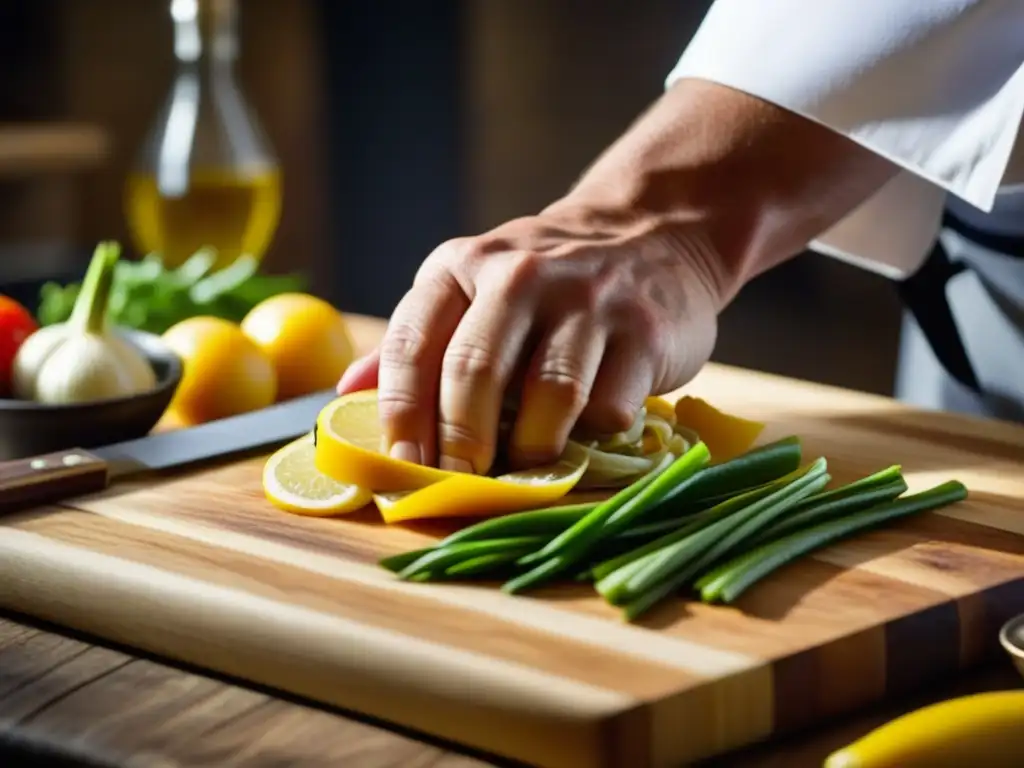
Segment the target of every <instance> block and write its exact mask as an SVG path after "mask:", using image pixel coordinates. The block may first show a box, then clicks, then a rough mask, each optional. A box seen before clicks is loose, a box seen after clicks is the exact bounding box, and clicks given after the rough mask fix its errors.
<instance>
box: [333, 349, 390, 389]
mask: <svg viewBox="0 0 1024 768" xmlns="http://www.w3.org/2000/svg"><path fill="white" fill-rule="evenodd" d="M379 367H380V348H377V349H374V350H373V351H372V352H370V354H368V355H364V356H363V357H360V358H359V359H358V360H353V361H352V363H351V365H349V367H348V368H346V369H345V372H344V373H343V374H342V375H341V381H339V382H338V386H337V387H336V389H337V392H338V395H339V396H340V395H347V394H348V393H349V392H358V391H359V390H363V389H376V388H377V369H378V368H379Z"/></svg>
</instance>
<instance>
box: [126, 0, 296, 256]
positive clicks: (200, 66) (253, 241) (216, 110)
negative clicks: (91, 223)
mask: <svg viewBox="0 0 1024 768" xmlns="http://www.w3.org/2000/svg"><path fill="white" fill-rule="evenodd" d="M170 10H171V17H172V19H173V20H174V52H175V56H176V58H177V60H178V67H177V74H176V76H175V81H174V84H173V86H172V88H171V92H170V94H169V95H168V98H167V100H166V102H165V104H164V106H163V108H162V109H161V111H160V114H159V115H158V116H157V119H156V122H155V124H154V126H153V128H152V129H151V130H150V133H149V135H148V136H147V138H146V141H145V143H144V145H143V147H142V150H141V152H140V155H139V158H138V161H137V162H136V164H135V167H134V168H133V169H132V170H131V172H130V173H129V175H128V178H127V180H126V184H125V213H126V216H127V219H128V224H129V229H130V231H131V236H132V239H133V240H134V242H135V246H136V248H137V249H138V250H139V251H140V252H141V253H150V252H156V253H159V254H160V255H161V256H162V257H163V259H164V261H165V263H166V264H167V266H168V267H175V266H178V265H180V264H182V263H183V262H184V261H185V260H186V259H188V257H189V256H191V255H192V254H193V253H195V252H196V251H197V250H199V249H200V248H207V247H209V248H213V249H215V250H216V252H217V262H216V267H217V268H222V267H225V266H228V265H229V264H231V263H232V262H234V261H235V260H236V259H237V258H238V257H239V256H240V255H242V254H248V255H249V256H251V257H253V258H255V259H257V260H258V259H260V258H262V256H263V254H264V253H265V252H266V250H267V248H268V247H269V246H270V244H271V242H272V240H273V236H274V233H275V231H276V229H277V225H278V221H279V218H280V213H281V173H280V169H279V168H278V165H277V162H276V160H275V158H274V156H273V153H272V151H271V149H270V147H269V144H268V142H267V140H266V138H265V136H264V135H263V132H262V130H261V128H260V126H259V123H258V121H257V119H256V116H255V115H254V114H253V113H252V111H251V110H250V109H249V107H248V105H247V104H246V102H245V99H244V96H243V95H242V92H241V90H240V88H239V87H238V85H237V84H236V82H235V77H234V72H233V67H234V61H235V58H236V53H237V49H238V44H237V35H236V18H237V10H236V6H235V0H172V2H171V8H170Z"/></svg>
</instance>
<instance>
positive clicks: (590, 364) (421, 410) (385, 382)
mask: <svg viewBox="0 0 1024 768" xmlns="http://www.w3.org/2000/svg"><path fill="white" fill-rule="evenodd" d="M895 173H896V167H895V166H894V165H892V164H891V163H889V162H888V161H886V160H884V159H883V158H881V157H878V156H877V155H874V154H872V153H871V152H870V151H869V150H867V149H865V148H863V147H860V146H858V145H856V144H855V143H854V142H852V141H851V140H849V139H848V138H846V137H844V136H842V135H840V134H838V133H835V132H833V131H831V130H829V129H828V128H825V127H823V126H821V125H818V124H817V123H814V122H812V121H810V120H807V119H806V118H803V117H801V116H799V115H796V114H794V113H792V112H788V111H786V110H784V109H780V108H778V107H776V106H774V105H771V104H768V103H766V102H764V101H761V100H759V99H757V98H754V97H752V96H749V95H747V94H744V93H741V92H739V91H735V90H733V89H731V88H727V87H725V86H721V85H717V84H715V83H710V82H704V81H700V80H686V79H684V80H680V81H679V82H677V83H676V84H675V85H673V86H672V87H671V88H670V89H668V90H667V91H666V93H665V94H664V95H663V96H662V97H661V98H660V99H658V101H657V102H656V103H655V104H654V106H653V107H652V108H651V109H650V110H649V111H648V112H647V113H646V114H645V115H644V116H642V117H641V119H639V120H638V121H637V122H636V123H635V124H634V125H633V126H632V127H631V128H630V129H629V131H627V132H626V134H625V135H624V136H623V137H622V138H620V139H619V140H618V141H617V142H616V143H615V144H613V145H612V146H611V147H610V148H609V149H608V150H607V151H606V152H605V153H604V155H602V156H601V157H600V158H599V159H598V160H597V162H596V163H595V164H594V165H593V166H592V167H591V168H590V169H589V170H588V171H587V173H586V174H584V176H583V177H582V178H581V179H580V181H579V182H578V183H577V185H576V186H575V187H574V188H573V190H572V191H571V192H569V193H568V194H567V195H566V196H565V197H564V198H563V199H562V200H560V201H558V202H556V203H555V204H554V205H552V206H550V207H548V208H547V209H546V210H544V211H542V212H541V213H540V214H538V215H537V216H531V217H527V218H523V219H518V220H515V221H511V222H509V223H507V224H504V225H502V226H500V227H498V228H497V229H494V230H492V231H491V232H488V233H486V234H484V235H480V236H478V237H472V238H464V239H459V240H455V241H452V242H448V243H445V244H444V245H442V246H441V247H440V248H438V249H437V250H436V251H435V252H434V253H432V254H431V255H430V257H429V258H428V259H427V260H426V262H425V263H424V264H423V267H422V268H421V269H420V271H419V273H418V274H417V276H416V279H415V284H414V285H413V287H412V289H411V290H410V291H409V292H408V293H407V294H406V295H405V297H404V298H403V299H402V301H401V302H400V304H399V306H398V308H397V309H396V311H395V313H394V315H393V317H392V318H391V322H390V323H389V325H388V329H387V332H386V334H385V336H384V340H383V342H382V344H381V345H380V347H379V348H378V349H377V350H376V351H375V352H374V353H373V354H371V355H370V356H369V357H367V358H365V359H363V360H360V361H358V362H356V363H353V365H352V366H351V367H350V369H349V370H348V371H347V372H346V374H345V376H344V377H343V379H342V381H341V382H340V384H339V393H345V392H349V391H353V390H356V389H366V388H369V387H373V386H377V387H378V389H379V391H380V408H381V417H382V427H383V429H384V433H385V436H386V438H387V439H388V441H389V446H390V450H391V453H392V455H394V456H397V457H400V458H403V459H409V460H413V461H418V462H422V463H426V464H430V465H434V464H436V463H439V464H440V466H442V467H444V468H448V469H456V470H467V471H476V472H484V471H486V470H487V469H488V467H489V466H490V464H491V462H492V460H493V458H494V455H495V440H496V437H497V431H498V417H499V411H500V408H501V404H502V399H503V396H504V395H505V391H506V388H508V387H510V385H511V391H512V392H519V393H520V394H521V401H520V403H519V411H518V417H517V422H516V424H515V426H514V431H513V435H512V441H511V450H510V454H511V458H512V459H513V461H514V462H517V463H520V464H524V463H531V464H532V463H538V462H543V461H546V460H548V459H550V458H552V457H553V456H555V455H556V454H557V453H559V452H560V450H561V449H562V447H563V446H564V444H565V440H566V436H567V435H568V434H569V431H570V430H571V429H572V428H573V426H574V424H575V423H576V421H577V418H578V419H579V422H580V426H585V427H587V428H588V429H589V430H590V431H593V432H598V433H610V432H615V431H617V430H620V429H624V428H626V427H627V426H629V424H631V423H632V421H633V418H634V416H635V414H636V412H637V410H638V409H639V408H640V406H641V405H642V403H643V400H644V398H645V396H647V395H648V394H652V393H662V392H665V391H668V390H671V389H673V388H675V387H677V386H679V385H682V384H684V383H686V381H687V380H689V378H690V377H691V376H693V375H694V374H695V373H697V371H698V370H699V369H700V367H701V366H702V365H703V364H704V363H705V362H706V361H707V359H708V357H709V355H710V353H711V350H712V347H713V345H714V341H715V329H716V316H717V313H718V312H719V311H720V310H721V309H722V308H723V307H724V306H725V305H726V304H727V303H728V302H729V301H730V300H731V299H732V297H733V296H735V294H736V293H737V292H738V291H739V289H740V288H741V287H742V285H743V284H744V283H745V282H747V281H748V280H750V279H751V278H752V277H753V276H755V275H757V274H759V273H761V272H763V271H765V270H766V269H769V268H770V267H772V266H773V265H775V264H778V263H779V262H781V261H784V260H785V259H787V258H789V257H791V256H793V255H795V254H797V253H799V252H801V251H802V250H803V249H804V248H805V247H806V245H807V243H808V242H809V241H810V240H812V239H813V238H815V237H817V236H818V235H819V234H820V233H821V232H823V231H825V230H826V229H828V228H829V227H830V226H831V225H832V224H834V223H835V222H836V221H838V220H839V219H841V218H842V217H843V216H844V215H845V214H846V213H848V212H849V211H851V210H852V209H853V208H855V207H856V206H857V205H859V204H860V203H861V202H862V201H863V200H865V199H866V198H867V197H868V196H870V194H872V193H873V192H875V191H876V190H878V189H879V188H880V187H881V186H882V185H883V184H885V183H886V182H887V181H888V180H889V179H890V178H892V176H893V175H894V174H895Z"/></svg>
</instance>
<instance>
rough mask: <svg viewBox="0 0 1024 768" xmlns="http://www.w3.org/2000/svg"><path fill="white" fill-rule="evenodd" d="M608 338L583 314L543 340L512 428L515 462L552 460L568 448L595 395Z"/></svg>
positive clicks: (537, 462)
mask: <svg viewBox="0 0 1024 768" xmlns="http://www.w3.org/2000/svg"><path fill="white" fill-rule="evenodd" d="M606 338H607V337H606V335H605V333H604V331H603V330H602V329H601V328H599V327H596V326H595V325H594V324H593V321H592V320H591V319H590V318H588V317H584V316H582V315H577V316H574V317H572V318H569V319H568V320H565V321H563V322H562V323H561V324H560V325H558V326H556V327H555V328H554V330H553V331H552V332H551V334H550V335H549V336H547V337H546V338H544V339H542V340H541V342H540V344H539V345H538V347H537V349H536V351H535V352H534V354H533V357H532V359H531V362H530V367H529V369H528V370H527V373H526V377H525V379H524V381H523V386H522V397H521V399H520V404H519V413H518V416H517V418H516V423H515V427H514V429H513V431H512V447H511V459H512V463H513V464H514V465H515V466H517V467H527V466H537V465H539V464H545V463H548V462H550V461H553V460H554V459H556V458H557V457H558V456H559V455H560V454H561V453H562V451H563V450H564V449H565V442H566V440H568V438H569V434H570V433H571V432H572V430H573V427H574V426H575V425H576V420H577V419H578V418H579V417H580V414H581V413H582V412H583V409H584V407H585V406H586V404H587V402H588V400H589V398H590V393H591V390H592V388H593V385H594V379H595V377H596V376H597V374H598V371H599V370H600V366H601V359H602V357H603V356H604V352H605V342H606Z"/></svg>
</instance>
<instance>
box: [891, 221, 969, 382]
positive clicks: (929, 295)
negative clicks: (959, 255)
mask: <svg viewBox="0 0 1024 768" xmlns="http://www.w3.org/2000/svg"><path fill="white" fill-rule="evenodd" d="M966 268H967V267H966V265H965V264H963V263H962V262H959V261H957V262H954V261H953V260H951V259H950V258H949V254H948V253H947V252H946V249H945V248H944V247H943V246H942V243H941V242H939V241H938V240H936V241H935V247H934V248H932V252H931V253H930V254H929V255H928V258H927V259H926V260H925V262H924V265H923V266H922V267H921V268H920V269H919V270H918V271H917V272H915V273H914V274H913V275H911V276H910V277H908V278H906V279H905V280H903V281H899V282H897V283H896V290H897V292H898V293H899V296H900V299H901V300H902V301H903V305H904V306H905V307H906V308H907V310H908V311H909V312H910V313H911V314H912V315H913V316H914V319H915V320H916V321H917V324H918V326H920V328H921V331H922V333H924V335H925V338H926V339H927V340H928V344H929V345H930V346H931V348H932V352H933V353H934V354H935V357H936V358H937V359H938V361H939V363H941V365H942V367H943V368H945V369H946V372H947V373H948V374H949V375H950V376H952V377H953V378H954V379H956V380H957V381H959V382H960V383H961V384H963V385H964V386H965V387H967V388H968V389H970V390H972V391H974V392H977V393H980V392H981V386H980V384H979V383H978V377H977V376H976V375H975V373H974V368H973V366H972V365H971V359H970V358H969V357H968V356H967V349H966V348H965V347H964V342H963V338H962V337H961V336H960V330H959V328H957V324H956V318H954V317H953V310H952V309H951V308H950V306H949V297H948V295H947V293H946V285H947V283H948V282H949V281H950V279H951V278H953V277H954V276H955V275H957V274H959V273H960V272H962V271H963V270H964V269H966Z"/></svg>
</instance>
